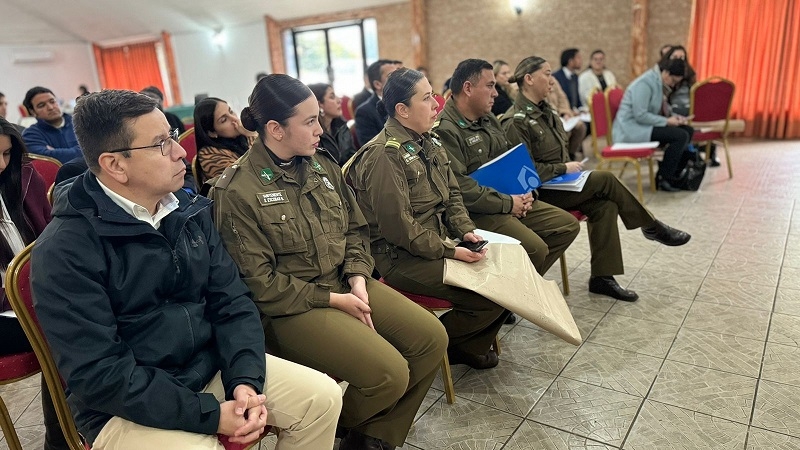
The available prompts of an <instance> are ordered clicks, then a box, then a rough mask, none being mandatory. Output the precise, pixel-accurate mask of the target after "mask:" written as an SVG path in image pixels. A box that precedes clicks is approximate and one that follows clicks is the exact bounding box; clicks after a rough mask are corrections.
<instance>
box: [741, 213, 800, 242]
mask: <svg viewBox="0 0 800 450" xmlns="http://www.w3.org/2000/svg"><path fill="white" fill-rule="evenodd" d="M745 213H747V210H745ZM789 223H790V221H789V219H788V218H779V217H773V216H772V215H769V216H762V217H757V216H756V217H753V216H748V215H742V216H740V217H737V218H736V219H735V220H734V221H733V223H732V224H731V229H730V231H731V232H732V233H737V234H749V235H753V236H758V235H761V234H765V233H767V234H770V233H772V234H782V235H786V234H787V233H788V232H789Z"/></svg>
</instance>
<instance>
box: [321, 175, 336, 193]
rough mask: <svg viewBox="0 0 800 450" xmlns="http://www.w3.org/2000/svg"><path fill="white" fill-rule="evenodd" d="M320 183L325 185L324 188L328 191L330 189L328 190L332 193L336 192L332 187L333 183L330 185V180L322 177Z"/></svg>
mask: <svg viewBox="0 0 800 450" xmlns="http://www.w3.org/2000/svg"><path fill="white" fill-rule="evenodd" d="M322 182H323V183H324V184H325V187H326V188H328V189H330V190H332V191H335V190H336V189H335V188H334V187H333V183H331V180H329V179H328V177H322Z"/></svg>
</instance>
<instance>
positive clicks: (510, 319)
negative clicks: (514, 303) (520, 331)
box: [503, 313, 517, 325]
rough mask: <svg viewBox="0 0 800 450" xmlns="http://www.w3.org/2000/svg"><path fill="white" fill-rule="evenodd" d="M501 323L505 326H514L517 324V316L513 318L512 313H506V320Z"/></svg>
mask: <svg viewBox="0 0 800 450" xmlns="http://www.w3.org/2000/svg"><path fill="white" fill-rule="evenodd" d="M503 323H504V324H506V325H514V324H515V323H517V316H515V315H514V313H508V315H507V316H506V320H505V322H503Z"/></svg>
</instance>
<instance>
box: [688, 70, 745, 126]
mask: <svg viewBox="0 0 800 450" xmlns="http://www.w3.org/2000/svg"><path fill="white" fill-rule="evenodd" d="M735 90H736V87H735V85H734V84H733V82H732V81H731V80H727V79H725V78H722V77H711V78H706V79H705V80H703V81H700V82H697V83H695V84H694V86H692V89H691V90H690V91H689V102H690V103H689V115H694V118H693V119H692V120H693V121H696V122H711V121H714V120H726V121H727V120H729V119H730V114H731V104H732V103H733V93H734V91H735Z"/></svg>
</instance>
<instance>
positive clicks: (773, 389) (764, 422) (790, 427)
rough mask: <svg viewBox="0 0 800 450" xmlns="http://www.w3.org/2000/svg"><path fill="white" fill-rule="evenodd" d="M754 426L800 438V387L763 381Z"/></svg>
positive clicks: (754, 415) (757, 396) (757, 400)
mask: <svg viewBox="0 0 800 450" xmlns="http://www.w3.org/2000/svg"><path fill="white" fill-rule="evenodd" d="M752 425H753V426H755V427H758V428H764V429H767V430H770V431H775V432H778V433H783V434H789V435H792V436H794V437H800V387H798V386H791V385H788V384H780V383H775V382H773V381H766V380H761V381H760V382H759V384H758V394H757V395H756V407H755V412H754V413H753V423H752Z"/></svg>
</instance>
